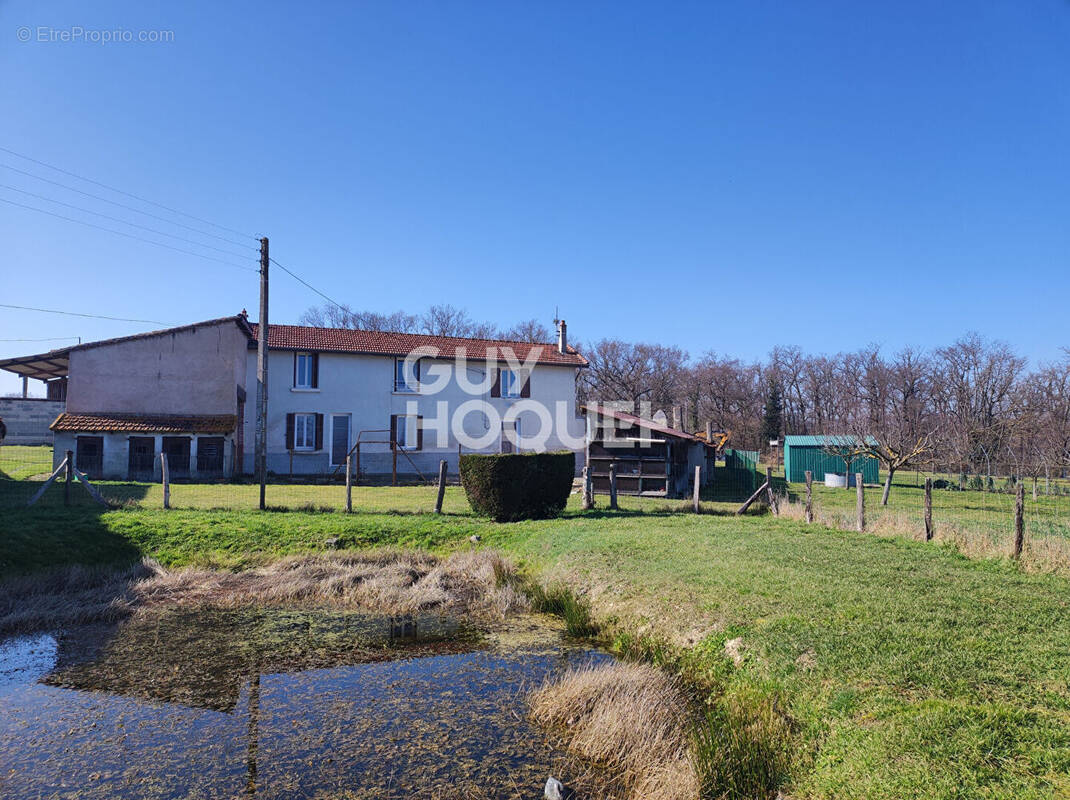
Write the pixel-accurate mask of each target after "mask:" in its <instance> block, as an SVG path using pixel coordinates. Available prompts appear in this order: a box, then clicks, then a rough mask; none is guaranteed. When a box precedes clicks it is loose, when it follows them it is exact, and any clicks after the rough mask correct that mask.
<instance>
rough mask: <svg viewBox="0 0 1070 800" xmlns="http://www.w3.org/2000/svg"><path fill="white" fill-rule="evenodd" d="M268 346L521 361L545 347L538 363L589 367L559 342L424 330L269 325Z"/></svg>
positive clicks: (570, 348)
mask: <svg viewBox="0 0 1070 800" xmlns="http://www.w3.org/2000/svg"><path fill="white" fill-rule="evenodd" d="M250 327H251V328H252V330H253V338H254V339H255V338H256V336H257V329H258V324H257V323H250ZM268 347H269V348H270V349H273V350H314V351H319V352H329V353H363V354H368V355H383V356H405V355H408V354H409V353H410V352H412V351H413V350H415V349H416V348H417V347H437V348H438V349H439V351H440V357H442V358H447V359H452V358H454V356H455V355H456V353H457V350H458V349H459V348H464V351H465V355H466V357H467V358H470V359H474V360H480V361H481V360H484V359H486V357H487V350H488V349H489V348H491V347H496V348H498V356H499V357H501V356H502V349H503V348H505V347H510V348H512V350H513V353H514V355H515V356H516V358H517V359H518V360H520V361H526V360H527V357H528V354H529V353H530V352H531V350H532V348H535V347H541V348H542V351H541V353H540V354H539V358H538V360H537V361H536V362H535V363H537V364H558V365H562V366H571V367H586V366H587V359H586V358H584V357H583V356H581V355H580V354H579V353H578V352H576V349H575V348H573V347H569V348H568V352H567V353H559V352H558V351H557V345H556V344H531V343H530V342H510V341H505V340H498V339H465V338H461V337H455V336H429V335H427V334H423V333H385V332H381V331H358V330H352V329H350V328H310V327H306V326H304V325H269V326H268Z"/></svg>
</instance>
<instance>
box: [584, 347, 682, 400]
mask: <svg viewBox="0 0 1070 800" xmlns="http://www.w3.org/2000/svg"><path fill="white" fill-rule="evenodd" d="M585 355H586V357H587V360H588V362H590V368H589V369H587V370H584V372H583V374H582V377H581V380H582V382H583V392H584V397H586V398H591V399H594V398H599V399H602V400H630V401H632V402H634V403H639V402H642V401H649V402H650V403H651V404H652V405H653V406H655V407H665V406H670V405H672V404H673V403H674V402H675V400H676V399H677V397H678V395H679V390H680V387H681V385H682V382H683V379H684V375H685V372H686V366H685V362H686V361H687V353H685V352H684V351H683V350H681V349H680V348H678V347H664V346H662V345H654V344H635V343H631V342H623V341H620V340H619V339H603V340H602V341H600V342H598V343H596V344H595V345H593V346H592V347H589V348H586V349H585Z"/></svg>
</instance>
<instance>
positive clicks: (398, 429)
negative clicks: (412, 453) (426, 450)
mask: <svg viewBox="0 0 1070 800" xmlns="http://www.w3.org/2000/svg"><path fill="white" fill-rule="evenodd" d="M394 420H395V421H394V427H395V430H394V441H395V442H397V443H398V447H403V448H405V449H406V450H413V449H416V448H418V447H419V446H420V434H419V430H420V417H419V416H417V415H415V414H398V415H397V416H396V417H395V418H394Z"/></svg>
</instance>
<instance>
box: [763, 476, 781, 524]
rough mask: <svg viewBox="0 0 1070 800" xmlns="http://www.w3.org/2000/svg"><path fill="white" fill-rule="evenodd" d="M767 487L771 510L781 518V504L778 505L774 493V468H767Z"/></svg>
mask: <svg viewBox="0 0 1070 800" xmlns="http://www.w3.org/2000/svg"><path fill="white" fill-rule="evenodd" d="M765 485H766V486H767V487H768V488H767V489H766V495H767V500H768V502H769V508H770V509H771V510H772V512H773V514H775V515H776V516H778V517H779V516H780V504H779V503H777V499H776V494H775V493H774V492H773V468H772V467H766V468H765Z"/></svg>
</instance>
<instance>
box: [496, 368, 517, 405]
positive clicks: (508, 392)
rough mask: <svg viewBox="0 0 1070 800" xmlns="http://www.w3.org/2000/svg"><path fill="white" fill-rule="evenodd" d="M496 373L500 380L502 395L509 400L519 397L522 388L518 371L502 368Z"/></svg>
mask: <svg viewBox="0 0 1070 800" xmlns="http://www.w3.org/2000/svg"><path fill="white" fill-rule="evenodd" d="M498 374H499V380H500V381H501V395H502V397H506V398H509V399H510V400H515V399H516V398H518V397H520V391H521V388H522V384H521V381H520V372H519V371H518V370H515V369H503V370H500V371H499V373H498ZM507 387H508V388H507Z"/></svg>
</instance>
